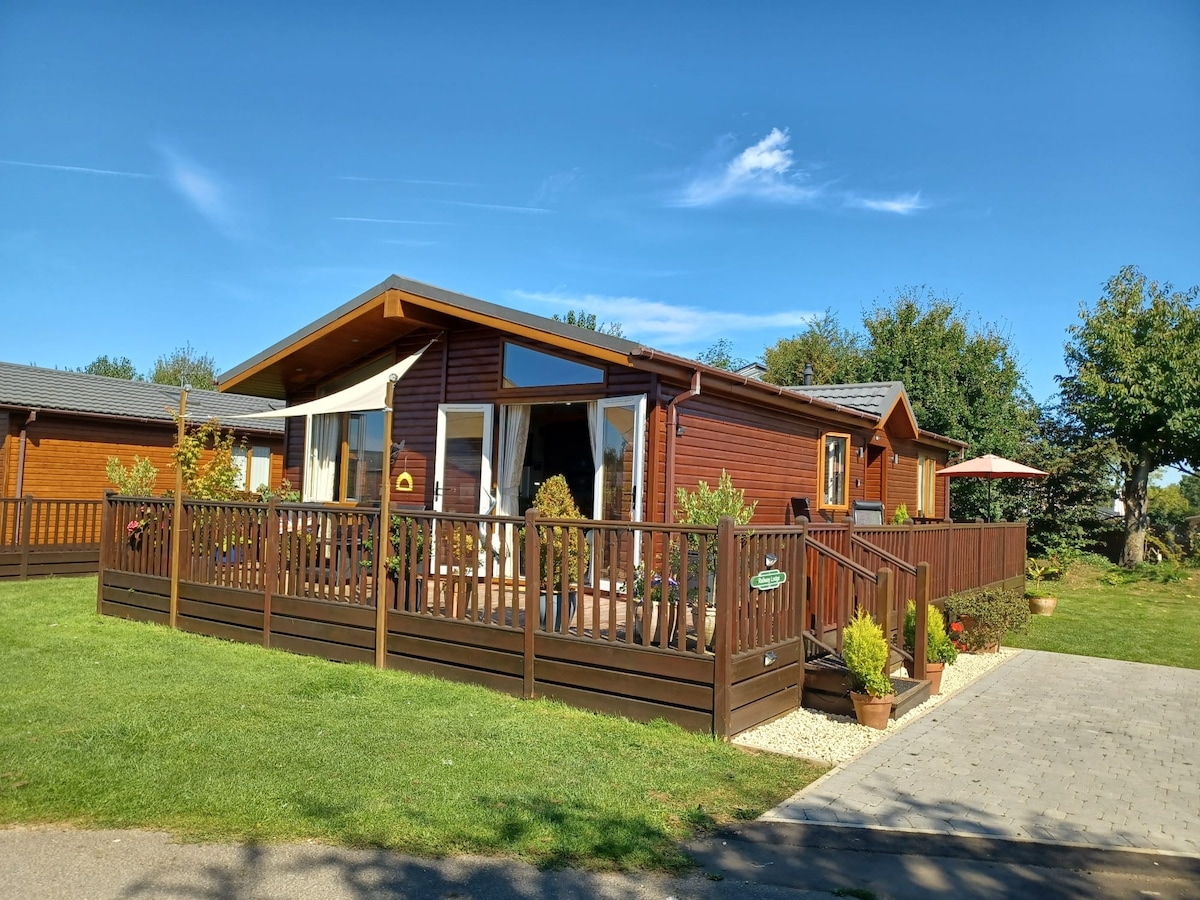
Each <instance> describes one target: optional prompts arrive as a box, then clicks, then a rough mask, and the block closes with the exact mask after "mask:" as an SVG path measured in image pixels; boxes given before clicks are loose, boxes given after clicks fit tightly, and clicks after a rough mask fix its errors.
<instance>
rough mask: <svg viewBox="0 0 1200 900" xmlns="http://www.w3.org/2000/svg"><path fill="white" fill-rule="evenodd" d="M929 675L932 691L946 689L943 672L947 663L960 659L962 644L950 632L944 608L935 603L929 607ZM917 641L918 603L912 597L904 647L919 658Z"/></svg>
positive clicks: (927, 625)
mask: <svg viewBox="0 0 1200 900" xmlns="http://www.w3.org/2000/svg"><path fill="white" fill-rule="evenodd" d="M925 622H926V625H925V633H926V640H925V675H926V677H928V679H929V693H930V694H932V695H934V696H937V695H938V694H940V693H941V692H942V673H943V671H944V670H945V668H946V666H947V665H953V664H954V662H955V660H957V659H958V648H957V647H955V646H954V641H952V640H950V635H948V634H947V633H946V622H945V620H944V619H943V618H942V613H941V611H940V610H939V609H938V608H937V607H936V606H934V605H933V604H932V603H930V604H928V606H927V607H926V610H925ZM916 642H917V604H916V601H914V600H909V601H908V608H907V609H906V610H905V613H904V648H905V649H906V650H907V651H908V652H909V653H911V654H912V655H913V658H914V659H915V658H916V655H917V651H916V648H915V647H914V645H915V644H916Z"/></svg>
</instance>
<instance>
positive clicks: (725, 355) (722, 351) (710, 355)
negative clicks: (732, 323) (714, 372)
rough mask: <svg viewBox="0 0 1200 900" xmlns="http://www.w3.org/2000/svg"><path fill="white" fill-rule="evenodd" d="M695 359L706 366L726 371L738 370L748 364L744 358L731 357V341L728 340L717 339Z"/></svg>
mask: <svg viewBox="0 0 1200 900" xmlns="http://www.w3.org/2000/svg"><path fill="white" fill-rule="evenodd" d="M696 359H697V360H698V361H699V362H702V363H704V364H705V365H706V366H712V367H713V368H714V369H725V370H727V371H733V370H734V369H740V368H742V367H743V366H745V365H746V364H747V363H749V362H750V361H749V360H748V359H746V358H745V357H742V356H734V355H733V341H731V340H730V339H729V338H718V339H717V340H716V342H715V343H713V345H712V346H711V347H709V348H708V349H707V350H701V351H700V352H699V353H698V354H697V355H696Z"/></svg>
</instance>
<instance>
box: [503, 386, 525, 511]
mask: <svg viewBox="0 0 1200 900" xmlns="http://www.w3.org/2000/svg"><path fill="white" fill-rule="evenodd" d="M500 412H501V416H502V423H501V429H502V435H501V438H500V439H501V440H502V441H503V442H504V443H503V444H501V458H502V459H503V468H502V469H501V471H500V503H499V504H498V506H497V512H498V513H499V514H500V515H502V516H515V515H517V513H518V509H519V505H520V490H521V467H522V466H524V465H525V445H526V444H527V443H528V442H529V404H527V403H524V404H513V405H509V406H502V407H501V408H500Z"/></svg>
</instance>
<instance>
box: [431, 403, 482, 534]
mask: <svg viewBox="0 0 1200 900" xmlns="http://www.w3.org/2000/svg"><path fill="white" fill-rule="evenodd" d="M494 506H495V502H494V500H493V499H492V405H491V404H490V403H442V404H440V405H439V406H438V419H437V461H436V463H435V464H434V483H433V508H434V510H436V511H437V512H444V513H470V514H472V515H473V514H475V513H489V512H492V510H493V507H494Z"/></svg>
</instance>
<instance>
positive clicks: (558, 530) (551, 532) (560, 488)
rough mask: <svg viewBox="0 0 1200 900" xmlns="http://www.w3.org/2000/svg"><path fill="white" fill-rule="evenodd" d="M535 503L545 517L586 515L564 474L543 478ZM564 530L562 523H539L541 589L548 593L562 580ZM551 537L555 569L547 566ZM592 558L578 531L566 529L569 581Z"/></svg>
mask: <svg viewBox="0 0 1200 900" xmlns="http://www.w3.org/2000/svg"><path fill="white" fill-rule="evenodd" d="M533 505H534V507H535V508H536V509H537V511H538V514H539V515H540V516H541V517H542V518H543V519H582V518H583V517H584V516H583V513H581V512H580V511H579V505H578V504H577V503H576V502H575V498H574V497H572V496H571V488H570V487H568V486H567V479H566V478H565V477H563V476H562V475H551V476H550V477H549V478H547V479H546V480H545V481H543V482H542V484H541V486H540V487H539V488H538V489H537V493H536V494H534V495H533ZM562 532H563V528H562V526H538V535H539V537H540V538H541V542H542V548H543V552H542V553H541V569H542V590H544V591H546V592H547V593H549V592H550V591H553V590H556V589H557V588H558V586H559V585H560V584H561V583H562V581H563V578H562V575H563V559H562V555H561V554H562V540H563V535H562ZM549 541H554V550H555V555H554V571H553V572H547V570H546V554H545V545H546V543H547V542H549ZM589 559H590V548H589V547H588V545H587V543H586V542H584V543H581V542H580V540H579V533H578V532H577V531H576V530H575V529H573V528H572V529H569V530H568V531H567V560H566V563H567V565H566V580H567V581H568V582H569V581H570V580H571V579H572V578H573V577H574V576H575V573H576V572H578V571H579V566H580V563H582V565H583V568H584V569H586V568H587V566H588V560H589Z"/></svg>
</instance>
